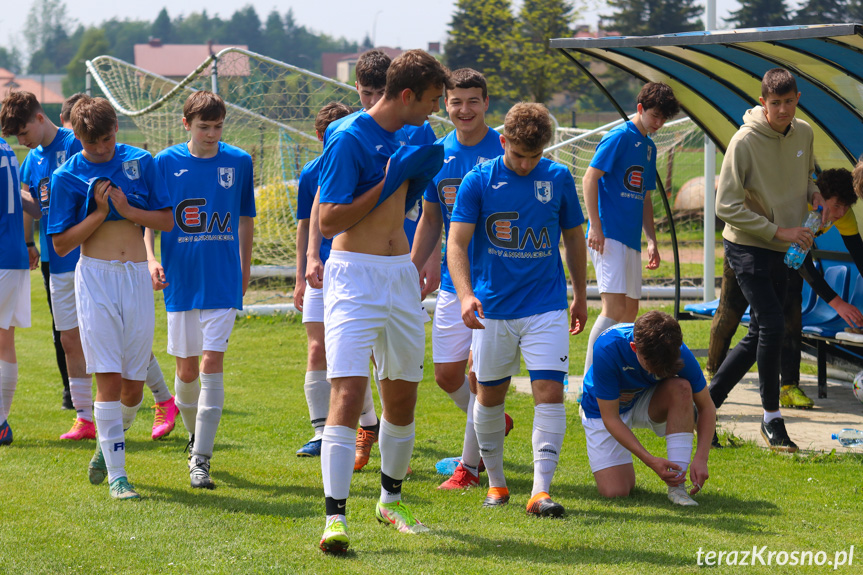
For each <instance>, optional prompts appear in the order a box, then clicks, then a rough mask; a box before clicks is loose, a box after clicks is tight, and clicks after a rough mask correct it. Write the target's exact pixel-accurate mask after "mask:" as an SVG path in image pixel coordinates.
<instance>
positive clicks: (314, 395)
mask: <svg viewBox="0 0 863 575" xmlns="http://www.w3.org/2000/svg"><path fill="white" fill-rule="evenodd" d="M350 113H351V111H350V109H349V108H348V107H347V106H345V105H344V104H340V103H338V102H330V103H329V104H327V105H326V106H324V107H323V108H321V109H320V111H319V112H318V115H317V116H316V117H315V134H316V135H317V137H318V140H320V141H321V142H323V141H324V133H325V132H326V129H327V126H329V125H330V124H331V123H332V122H333V121H335V120H338V119H339V118H344V117H345V116H347V115H349V114H350ZM320 167H321V156H318V157H317V158H315V159H314V160H312V161H310V162H308V163H307V164H306V165H305V166H303V171H302V172H300V183H299V185H298V186H297V283H296V286H295V287H294V307H296V308H297V309H298V310H299V311H300V312H302V314H303V325H305V326H306V337H307V339H308V359H307V361H306V381H305V384H304V385H303V391H304V392H305V394H306V403H307V404H308V406H309V419H310V420H311V422H312V427H313V428H314V430H315V434H314V436H312V438H311V439H310V440H309V441H307V442H306V444H305V445H303V446H302V447H300V448H299V449H298V450H297V457H318V456H319V455H320V454H321V437H322V436H323V433H324V424H325V423H326V421H327V413H329V411H330V382H329V381H328V380H327V357H326V353H325V351H324V292H323V290H322V289H320V288H317V287H314V286H311V285H307V284H306V261H307V255H306V252H307V250H308V248H309V237H310V233H309V221H310V218H311V215H312V205H313V204H314V201H315V196H316V195H317V193H318V176H319V175H320V171H321V170H320ZM315 237H316V241H317V242H318V244H319V247H317V249H316V250H315V252H316V254H317V256H316V258H317V259H316V261H317V262H320V265H321V266H322V265H323V264H324V263H325V262H326V261H327V257H328V256H329V255H330V246H331V245H332V243H333V242H332V240H328V239H323V240H322V239H321V237H320V229H318V230H317V233H316V234H315ZM370 391H371V390H370ZM372 406H373V407H372V411H373V412H374V404H372ZM376 419H377V417H376ZM375 423H377V421H376V422H375ZM375 435H377V433H376V432H375Z"/></svg>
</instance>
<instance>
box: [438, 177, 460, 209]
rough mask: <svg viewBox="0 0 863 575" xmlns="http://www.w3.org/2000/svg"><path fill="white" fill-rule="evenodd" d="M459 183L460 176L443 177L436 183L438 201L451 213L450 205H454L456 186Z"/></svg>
mask: <svg viewBox="0 0 863 575" xmlns="http://www.w3.org/2000/svg"><path fill="white" fill-rule="evenodd" d="M460 185H461V178H444V179H442V180H441V181H440V182H438V185H437V197H438V201H440V203H442V204H443V205H445V206H446V209H447V211H448V212H450V213H452V207H453V206H454V205H455V196H456V193H457V192H458V187H459V186H460Z"/></svg>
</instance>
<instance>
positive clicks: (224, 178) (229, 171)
mask: <svg viewBox="0 0 863 575" xmlns="http://www.w3.org/2000/svg"><path fill="white" fill-rule="evenodd" d="M219 185H220V186H222V187H223V188H225V189H226V190H227V189H228V188H230V187H231V186H233V185H234V168H219Z"/></svg>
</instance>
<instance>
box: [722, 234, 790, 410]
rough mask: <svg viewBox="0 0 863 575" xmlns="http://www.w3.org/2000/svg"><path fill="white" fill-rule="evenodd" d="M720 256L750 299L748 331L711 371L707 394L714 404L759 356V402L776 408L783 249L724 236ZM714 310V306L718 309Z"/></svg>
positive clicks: (784, 275)
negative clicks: (728, 239) (775, 249)
mask: <svg viewBox="0 0 863 575" xmlns="http://www.w3.org/2000/svg"><path fill="white" fill-rule="evenodd" d="M725 258H726V260H727V261H728V264H729V266H730V267H731V269H732V270H734V273H735V275H736V276H737V283H738V285H739V286H740V290H741V292H742V293H743V296H744V298H745V299H746V301H747V302H748V303H749V305H750V307H751V309H750V315H751V320H750V322H749V332H748V333H747V334H746V335H745V336H744V337H743V339H742V340H740V342H739V343H738V344H737V345H736V346H735V347H734V349H732V350H731V351H730V352H729V354H728V356H727V357H726V358H725V361H723V362H722V365H721V366H719V369H718V370H717V371H716V374H715V375H714V376H713V380H712V381H711V384H710V396H711V398H712V399H713V403H714V404H715V405H716V407H719V406H721V405H722V403H723V402H724V401H725V398H726V397H728V394H729V393H730V392H731V390H732V389H733V388H734V386H735V385H737V383H738V382H739V381H740V380H741V379H742V378H743V376H744V375H746V373H747V372H748V371H749V369H750V368H751V367H752V366H753V365H754V364H755V363H756V361H757V362H758V381H759V388H760V392H761V405H762V407H763V408H764V410H765V411H776V410H778V409H779V371H780V363H781V358H782V340H783V338H784V335H785V318H784V317H783V309H784V305H785V293H786V291H787V285H788V272H787V267H786V266H785V262H784V261H783V259H784V254H783V253H782V252H775V251H773V250H767V249H764V248H756V247H752V246H744V245H740V244H734V243H732V242H729V241H727V240H726V241H725ZM717 313H718V310H717Z"/></svg>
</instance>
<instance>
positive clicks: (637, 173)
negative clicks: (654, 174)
mask: <svg viewBox="0 0 863 575" xmlns="http://www.w3.org/2000/svg"><path fill="white" fill-rule="evenodd" d="M643 186H644V166H630V167H629V169H628V170H626V174H624V176H623V187H624V188H626V189H627V190H629V191H630V192H638V193H641V192H642V190H643Z"/></svg>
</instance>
